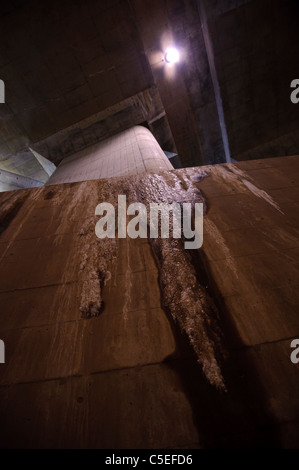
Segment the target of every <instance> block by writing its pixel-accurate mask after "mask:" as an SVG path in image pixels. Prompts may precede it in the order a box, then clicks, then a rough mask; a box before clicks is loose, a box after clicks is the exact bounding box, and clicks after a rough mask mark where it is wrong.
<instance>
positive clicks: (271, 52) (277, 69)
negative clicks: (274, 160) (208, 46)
mask: <svg viewBox="0 0 299 470" xmlns="http://www.w3.org/2000/svg"><path fill="white" fill-rule="evenodd" d="M205 3H206V5H207V9H208V13H209V29H210V33H211V37H212V41H213V47H214V54H215V62H216V69H217V73H218V78H219V82H220V88H221V95H222V100H223V106H224V112H225V119H226V126H227V130H228V137H229V143H230V149H231V154H232V157H233V158H234V159H237V160H246V159H247V158H252V159H256V158H264V157H270V156H271V157H275V156H282V155H296V154H297V153H298V145H299V142H298V129H299V107H298V106H296V105H294V104H293V103H292V102H291V100H290V95H291V91H292V89H291V88H290V84H291V82H292V80H293V79H295V78H297V75H296V73H297V69H296V67H295V65H294V64H295V62H294V60H295V59H294V58H295V57H296V54H297V50H298V46H299V41H298V35H297V33H296V30H297V26H296V24H297V18H298V12H299V11H298V2H296V1H294V0H289V1H284V0H275V1H271V2H269V1H267V0H251V1H242V0H241V1H238V0H237V1H235V2H226V1H218V2H209V1H206V2H205Z"/></svg>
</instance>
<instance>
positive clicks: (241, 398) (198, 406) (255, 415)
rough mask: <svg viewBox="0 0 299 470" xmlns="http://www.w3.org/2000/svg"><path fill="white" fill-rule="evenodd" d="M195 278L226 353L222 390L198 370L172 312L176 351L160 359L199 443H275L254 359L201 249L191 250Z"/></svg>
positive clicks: (253, 445)
mask: <svg viewBox="0 0 299 470" xmlns="http://www.w3.org/2000/svg"><path fill="white" fill-rule="evenodd" d="M190 256H191V259H192V263H193V266H194V267H195V269H196V274H197V278H198V281H199V282H200V284H201V285H204V286H207V291H208V294H209V295H210V296H211V298H212V299H213V301H214V303H215V305H216V307H217V309H218V311H219V316H220V325H219V326H220V328H221V330H222V332H223V338H224V346H225V348H226V349H227V350H228V352H229V355H228V358H227V359H226V360H225V359H222V360H221V359H220V363H221V369H222V373H223V377H224V381H225V384H226V387H227V392H221V391H218V390H217V389H216V388H215V387H213V386H211V385H210V384H209V383H208V381H207V380H206V378H205V377H204V375H203V372H202V368H201V366H200V364H199V363H198V362H197V358H196V356H195V353H194V351H193V348H192V346H191V345H190V343H189V340H188V338H187V336H186V335H185V334H184V333H182V332H181V330H180V329H179V327H178V325H177V324H176V323H175V322H174V320H173V318H172V316H171V315H170V313H169V312H167V313H168V318H169V321H170V324H171V327H172V330H173V333H174V336H175V340H176V348H177V351H176V353H175V354H174V355H173V356H171V357H168V358H167V359H166V361H165V363H166V364H167V367H170V368H171V369H172V370H174V371H175V372H176V374H177V375H178V376H179V378H180V382H181V385H182V389H183V390H184V392H185V394H186V396H187V398H188V400H189V402H190V404H191V407H192V410H193V419H194V423H195V425H196V427H197V429H198V433H199V445H200V447H203V448H279V447H280V440H279V435H278V434H277V430H276V426H275V424H277V423H275V422H274V421H273V418H272V417H271V414H270V413H269V411H268V404H267V396H266V395H265V392H264V389H263V387H262V385H261V383H260V380H259V378H258V374H257V371H256V369H255V364H254V363H253V361H252V360H251V359H250V357H249V356H248V355H247V354H246V351H247V350H248V348H246V347H245V346H244V345H243V343H242V341H241V339H240V336H239V334H238V332H237V330H236V328H235V326H234V324H233V322H232V319H231V317H230V313H229V311H227V309H226V307H225V305H224V302H223V299H222V298H221V295H220V293H219V290H218V288H217V285H216V284H215V282H214V281H213V279H212V277H211V274H210V270H209V265H208V261H207V259H206V256H205V254H204V253H203V252H202V251H196V250H192V251H190Z"/></svg>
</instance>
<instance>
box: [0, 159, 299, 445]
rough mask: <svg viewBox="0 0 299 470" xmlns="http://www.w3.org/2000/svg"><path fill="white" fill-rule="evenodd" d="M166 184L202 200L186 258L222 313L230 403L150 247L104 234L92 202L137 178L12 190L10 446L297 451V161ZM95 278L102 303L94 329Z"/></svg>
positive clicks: (3, 390)
mask: <svg viewBox="0 0 299 470" xmlns="http://www.w3.org/2000/svg"><path fill="white" fill-rule="evenodd" d="M203 173H204V177H203ZM188 175H189V176H188ZM160 176H161V181H163V178H164V180H165V181H170V180H171V179H172V181H175V180H176V179H180V180H181V181H186V180H187V179H188V181H189V183H190V188H191V189H190V188H189V190H188V191H191V192H192V195H195V194H198V197H200V198H202V197H203V198H204V200H205V203H206V213H205V215H204V243H203V246H202V248H201V249H200V250H198V251H195V252H193V253H189V254H188V256H190V258H189V261H188V262H189V263H190V269H191V268H192V269H193V270H194V272H195V278H196V282H197V283H198V285H200V286H201V287H202V288H203V289H204V290H205V291H206V295H207V296H209V297H210V298H212V299H213V302H214V305H215V309H216V310H215V311H217V312H218V316H219V319H218V320H217V327H218V328H220V329H221V332H222V340H221V341H222V342H223V346H224V349H225V350H226V351H227V353H225V354H223V356H221V355H219V351H218V350H216V352H215V354H216V356H217V360H218V363H219V367H220V369H221V373H222V376H223V380H224V382H225V386H226V389H227V391H226V392H224V391H219V390H218V389H217V387H215V386H214V385H212V384H210V383H209V380H207V378H206V376H205V375H204V374H203V370H202V363H198V362H197V359H198V357H197V356H196V354H195V353H196V351H195V352H194V347H191V346H192V345H191V344H190V341H189V339H188V335H187V333H186V332H184V331H183V330H182V328H181V323H180V321H175V319H176V317H175V316H174V315H173V311H172V310H171V303H170V304H165V289H167V285H165V284H163V282H162V283H161V265H160V264H159V262H158V263H157V261H156V259H155V258H154V256H153V251H152V247H151V245H150V244H149V242H148V240H147V239H136V240H131V239H128V238H127V239H122V240H118V239H116V240H115V245H107V244H105V241H99V240H97V238H96V236H95V233H94V225H95V222H96V220H97V218H96V217H95V216H94V211H95V207H96V205H97V204H98V203H99V202H103V200H105V199H104V198H107V199H106V200H109V198H110V199H111V198H112V199H113V198H115V197H116V195H117V194H118V191H119V188H124V187H126V185H127V184H128V182H129V181H130V179H129V178H123V179H121V178H118V179H115V178H112V179H109V180H98V181H87V182H77V183H65V184H61V185H53V186H47V187H43V188H34V189H26V190H20V191H13V192H7V193H2V194H1V195H0V209H1V212H0V214H1V215H0V258H1V263H0V338H1V339H2V340H3V341H4V342H5V348H6V363H5V364H0V445H1V447H2V448H6V447H12V448H14V447H25V448H30V447H42V448H45V447H46V448H93V447H97V448H183V447H184V448H186V447H187V448H211V447H228V448H234V447H249V448H252V447H298V446H299V438H298V435H299V434H298V430H299V399H298V396H299V394H298V391H299V365H298V364H297V365H296V364H293V363H292V362H291V360H290V354H291V348H290V343H291V340H292V339H294V338H299V317H298V314H297V310H298V303H299V294H298V292H299V289H298V279H299V242H298V234H299V219H298V213H299V212H298V204H299V203H298V195H299V187H298V181H299V178H298V176H299V158H298V157H296V156H295V157H284V158H282V159H280V158H276V159H264V160H258V161H250V162H240V163H237V164H230V165H218V166H214V167H212V166H209V167H201V168H193V169H185V170H172V171H166V172H163V173H161V175H160ZM156 178H158V176H157V175H156ZM136 181H137V180H135V183H136ZM137 182H138V181H137ZM155 184H156V183H155ZM161 184H162V183H161ZM136 185H137V183H136ZM136 187H137V186H136ZM130 188H131V190H132V189H134V179H132V180H131V186H130ZM199 191H200V193H199ZM150 194H151V193H150ZM177 194H180V193H179V192H177ZM188 194H190V193H188ZM154 253H155V256H156V255H157V252H155V251H154ZM95 268H97V269H95ZM158 268H159V269H158ZM159 270H160V271H159ZM94 272H96V273H97V274H98V278H94V277H93V273H94ZM162 280H163V279H162ZM176 281H177V280H176V279H175V278H173V282H174V283H175V282H176ZM89 282H90V283H91V284H90V285H91V286H93V288H92V289H90V295H91V296H94V295H95V296H97V295H100V296H101V305H100V308H99V310H98V311H97V314H96V315H91V316H90V318H87V316H86V315H84V314H83V313H84V312H83V311H82V302H85V305H87V304H86V302H88V293H89V291H88V289H87V287H88V285H89ZM93 301H94V298H93ZM179 301H181V300H180V299H179ZM210 313H211V312H210ZM185 314H186V315H188V312H187V313H185ZM211 320H212V319H211ZM212 323H213V322H212ZM200 346H201V345H200V344H199V348H200ZM206 375H207V374H206Z"/></svg>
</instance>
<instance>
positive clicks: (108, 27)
mask: <svg viewBox="0 0 299 470" xmlns="http://www.w3.org/2000/svg"><path fill="white" fill-rule="evenodd" d="M296 11H298V6H297V2H296V1H295V0H293V1H292V0H284V1H279V0H273V1H271V2H270V1H269V0H252V1H249V0H209V1H207V0H109V2H108V1H106V0H76V1H74V0H64V1H63V2H61V1H58V0H51V1H49V0H44V1H43V2H40V1H37V0H27V1H22V0H16V1H14V2H11V1H10V0H9V1H8V0H2V1H1V11H0V79H2V80H3V81H4V82H5V87H6V90H5V91H6V96H5V104H0V169H3V170H8V171H12V172H15V173H18V172H19V174H21V175H23V176H28V177H30V178H33V179H34V178H36V179H39V180H40V181H42V179H43V178H44V176H45V175H44V174H41V171H44V170H43V168H42V167H41V166H40V164H38V161H37V159H36V158H35V156H34V153H32V152H31V151H30V150H29V149H30V148H31V149H33V150H34V151H36V152H38V153H39V154H41V155H42V156H43V157H46V158H48V159H49V160H50V161H52V162H53V163H55V164H56V165H57V164H58V163H59V162H60V161H61V160H62V159H63V158H64V157H65V156H68V155H70V154H71V153H73V152H77V151H79V150H81V149H82V148H84V147H86V146H88V145H91V144H93V143H95V142H97V141H100V140H103V139H105V138H107V137H109V136H111V135H113V134H115V133H117V132H120V131H122V130H124V129H127V128H128V127H131V126H133V125H136V124H144V125H146V126H147V127H149V128H150V130H151V131H152V132H153V134H154V135H155V137H156V138H157V140H158V142H159V143H160V145H161V146H162V148H163V149H164V150H166V151H168V152H178V153H179V155H180V158H181V161H182V164H183V165H184V166H192V165H202V164H206V163H219V162H223V161H225V158H226V146H225V133H226V135H227V139H228V146H229V148H230V149H229V150H230V153H231V155H232V157H233V158H235V159H242V158H256V157H259V156H260V153H259V152H260V150H261V149H262V150H263V152H264V153H265V155H269V156H270V155H271V156H275V155H276V154H277V155H279V154H290V153H298V151H299V138H298V128H299V108H297V107H296V106H294V105H292V104H291V103H290V100H289V84H290V82H291V80H292V79H294V78H297V77H296V66H295V65H294V61H295V57H296V51H297V50H298V45H299V44H298V37H297V36H298V34H296V31H297V27H296V15H295V13H296ZM173 44H175V45H176V46H177V47H178V48H179V49H180V52H181V62H180V63H179V64H178V65H176V66H175V67H171V66H168V65H167V64H166V63H165V62H164V61H163V56H164V52H165V48H166V47H167V46H168V45H173ZM209 44H210V45H211V48H210V49H209V47H208V46H209ZM211 54H212V57H211ZM213 63H214V66H215V70H213ZM297 75H298V76H299V71H298V74H297ZM215 80H216V81H215ZM217 82H218V84H219V88H220V94H219V96H220V100H219V97H218V98H217V93H215V83H216V84H217ZM221 107H222V112H223V122H222V121H221V118H220V119H219V116H220V114H219V113H220V111H221V109H220V108H221Z"/></svg>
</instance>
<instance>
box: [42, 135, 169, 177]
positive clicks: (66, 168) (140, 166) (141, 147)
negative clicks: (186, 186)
mask: <svg viewBox="0 0 299 470" xmlns="http://www.w3.org/2000/svg"><path fill="white" fill-rule="evenodd" d="M170 169H172V165H171V163H170V162H169V160H168V158H167V157H166V156H165V154H164V152H163V151H162V150H161V147H160V146H159V144H158V142H157V141H156V140H155V138H154V137H153V135H152V134H151V132H150V131H149V130H148V129H146V128H145V127H142V126H135V127H133V128H132V129H129V130H127V131H125V132H122V133H120V134H118V135H116V136H114V137H111V138H110V139H107V140H105V141H103V142H100V143H99V144H95V145H93V146H91V147H87V148H86V149H84V150H83V151H81V152H78V153H76V154H74V155H72V156H71V157H68V158H65V159H64V160H63V161H62V162H61V164H60V165H59V167H58V168H57V170H56V171H55V173H54V174H53V175H52V176H51V178H50V179H49V181H48V182H47V184H57V183H66V182H73V181H85V180H93V179H100V178H110V177H112V176H125V175H126V176H129V175H137V174H140V173H144V172H152V173H154V172H158V171H162V170H170Z"/></svg>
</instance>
